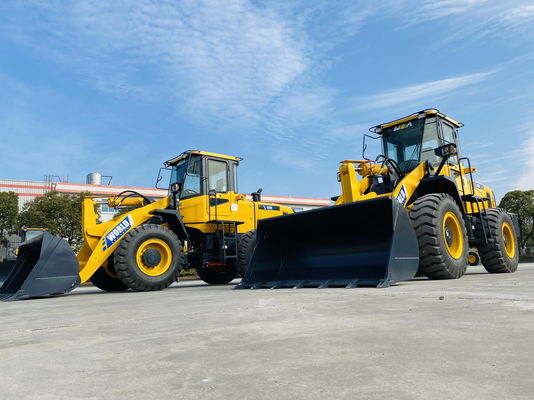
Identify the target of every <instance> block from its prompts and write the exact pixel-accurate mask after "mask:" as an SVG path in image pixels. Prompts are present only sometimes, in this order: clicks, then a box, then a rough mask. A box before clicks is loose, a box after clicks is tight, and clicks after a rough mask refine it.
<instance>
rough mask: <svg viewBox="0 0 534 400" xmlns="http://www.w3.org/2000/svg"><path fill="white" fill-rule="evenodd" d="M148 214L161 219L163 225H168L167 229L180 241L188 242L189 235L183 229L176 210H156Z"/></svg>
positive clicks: (180, 217) (180, 218)
mask: <svg viewBox="0 0 534 400" xmlns="http://www.w3.org/2000/svg"><path fill="white" fill-rule="evenodd" d="M150 214H152V215H154V216H158V217H160V218H161V220H162V223H163V224H167V225H169V228H170V229H171V230H172V231H173V232H174V233H175V234H176V236H178V238H179V239H180V240H182V241H184V240H189V235H188V234H187V230H186V229H185V225H184V222H183V221H182V216H181V215H180V212H179V211H178V210H169V209H157V210H152V211H150Z"/></svg>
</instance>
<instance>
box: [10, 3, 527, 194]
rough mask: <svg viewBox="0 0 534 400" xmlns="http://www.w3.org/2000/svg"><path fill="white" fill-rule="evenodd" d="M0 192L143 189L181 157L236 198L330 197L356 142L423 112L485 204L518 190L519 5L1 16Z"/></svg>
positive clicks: (523, 122) (177, 8)
mask: <svg viewBox="0 0 534 400" xmlns="http://www.w3.org/2000/svg"><path fill="white" fill-rule="evenodd" d="M0 54H1V57H0V135H1V139H2V145H1V146H0V177H1V178H12V179H31V180H40V179H42V178H43V176H44V175H45V174H53V175H61V176H66V175H68V176H69V179H70V181H71V182H84V181H85V175H86V174H87V173H89V172H102V173H103V174H105V175H113V182H114V183H115V184H118V185H134V186H153V184H154V180H155V177H156V175H157V172H158V169H159V167H160V166H161V163H162V162H163V161H165V160H167V159H169V158H172V157H173V156H175V155H177V154H178V153H180V152H181V151H183V150H186V149H202V150H207V151H213V152H219V153H226V154H230V155H237V156H240V157H243V158H244V159H245V160H244V161H243V162H242V164H241V166H240V169H239V170H240V171H239V172H240V189H241V191H243V192H250V191H252V190H255V189H256V188H258V187H260V186H261V187H263V188H264V192H265V193H268V194H275V195H295V196H318V197H330V196H333V195H336V194H338V193H339V187H338V183H337V182H336V172H337V167H338V162H339V161H340V160H343V159H355V158H356V159H358V158H360V157H361V147H362V146H361V143H362V136H363V134H364V133H365V132H367V129H368V128H369V127H370V126H373V125H376V124H378V123H381V122H386V121H389V120H392V119H394V118H396V117H400V116H404V115H406V114H411V113H412V112H414V111H418V110H420V109H424V108H429V107H437V108H439V109H440V110H441V111H442V112H444V113H446V114H447V115H450V116H451V117H453V118H455V119H457V120H459V121H461V122H463V123H464V124H465V127H464V128H462V129H461V130H460V137H461V145H462V151H463V154H464V155H468V156H470V157H471V160H472V163H473V165H474V166H476V167H477V168H478V170H479V172H478V177H477V180H479V181H481V182H483V183H486V184H488V185H491V186H492V187H493V188H494V189H495V191H496V192H497V195H498V196H502V195H503V194H504V193H506V191H508V190H512V189H516V188H520V189H534V157H533V156H534V2H533V1H527V0H523V1H516V0H508V1H499V0H463V1H459V0H436V1H403V0H383V1H380V2H375V1H358V0H352V1H334V0H329V1H323V0H314V1H300V0H294V1H290V2H287V1H276V0H272V1H265V2H264V1H245V0H225V1H218V0H211V1H188V0H185V1H164V0H163V1H149V0H136V1H113V2H105V1H92V0H84V1H75V0H73V1H59V0H48V1H24V0H19V1H11V0H4V1H2V2H0Z"/></svg>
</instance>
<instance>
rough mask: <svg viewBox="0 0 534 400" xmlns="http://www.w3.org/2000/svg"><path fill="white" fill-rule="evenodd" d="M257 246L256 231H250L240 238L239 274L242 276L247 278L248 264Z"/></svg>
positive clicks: (238, 248)
mask: <svg viewBox="0 0 534 400" xmlns="http://www.w3.org/2000/svg"><path fill="white" fill-rule="evenodd" d="M255 246H256V230H255V229H254V230H252V231H248V232H247V233H244V234H242V235H241V236H240V237H239V244H238V246H237V273H238V274H239V275H240V276H242V277H243V276H245V271H246V270H247V266H248V262H249V261H250V257H251V256H252V252H253V251H254V247H255Z"/></svg>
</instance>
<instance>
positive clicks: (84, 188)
mask: <svg viewBox="0 0 534 400" xmlns="http://www.w3.org/2000/svg"><path fill="white" fill-rule="evenodd" d="M50 190H57V191H58V192H60V193H85V192H89V193H91V194H96V195H99V194H101V195H102V197H108V196H114V195H117V194H119V193H120V192H122V191H124V190H135V191H136V192H139V193H141V194H142V195H144V196H147V197H151V198H161V197H165V196H166V195H167V191H166V190H163V189H155V188H143V187H131V186H112V185H95V184H86V183H68V182H53V183H51V182H45V181H25V180H14V179H0V192H15V193H17V194H18V196H19V210H22V208H23V206H24V204H26V203H27V202H29V201H31V200H33V199H34V198H36V197H41V196H44V194H45V193H46V192H48V191H50ZM261 199H262V201H265V202H272V203H278V204H283V205H285V206H288V207H291V208H293V209H294V210H295V211H304V210H310V209H313V208H318V207H324V206H328V205H330V204H331V201H330V199H319V198H309V197H293V196H271V195H262V197H261ZM113 214H114V212H113V210H109V209H108V208H107V206H105V205H104V206H102V209H101V218H102V220H103V221H107V220H109V219H111V218H112V217H113Z"/></svg>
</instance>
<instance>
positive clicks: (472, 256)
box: [467, 250, 480, 267]
mask: <svg viewBox="0 0 534 400" xmlns="http://www.w3.org/2000/svg"><path fill="white" fill-rule="evenodd" d="M467 263H468V264H469V266H470V267H475V266H477V265H478V264H479V263H480V256H479V255H478V253H477V252H476V250H469V255H468V256H467Z"/></svg>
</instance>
